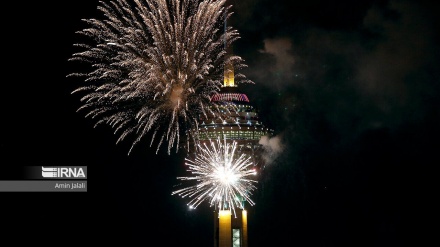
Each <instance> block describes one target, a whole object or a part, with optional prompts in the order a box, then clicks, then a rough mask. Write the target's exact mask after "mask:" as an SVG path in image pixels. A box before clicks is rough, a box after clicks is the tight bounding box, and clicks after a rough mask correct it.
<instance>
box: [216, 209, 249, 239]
mask: <svg viewBox="0 0 440 247" xmlns="http://www.w3.org/2000/svg"><path fill="white" fill-rule="evenodd" d="M214 247H248V232H247V211H246V210H242V211H240V210H237V211H236V215H235V216H234V215H233V213H232V212H231V210H220V211H218V212H217V211H216V212H214Z"/></svg>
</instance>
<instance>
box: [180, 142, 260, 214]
mask: <svg viewBox="0 0 440 247" xmlns="http://www.w3.org/2000/svg"><path fill="white" fill-rule="evenodd" d="M198 148H199V151H200V152H199V153H198V155H197V156H196V157H195V158H193V159H189V158H187V159H185V160H186V163H185V165H186V166H188V171H189V172H191V173H192V175H193V176H189V177H178V178H177V179H179V180H182V181H185V180H186V181H188V180H189V181H192V182H193V183H195V184H192V185H190V186H188V187H185V188H183V189H178V190H176V191H173V192H172V195H175V194H178V195H179V196H181V197H182V198H186V197H188V198H190V199H191V200H190V201H189V203H188V206H190V207H192V208H197V206H199V205H200V204H201V203H202V202H203V201H208V202H209V204H210V206H214V207H216V208H218V209H219V210H233V211H234V213H235V208H241V209H243V208H244V205H243V204H244V202H245V201H247V202H248V203H249V204H250V205H254V202H253V201H252V200H251V198H250V195H251V194H252V193H251V192H252V191H253V190H254V189H256V186H255V184H256V183H257V181H255V180H253V179H252V176H255V175H256V171H255V169H253V168H254V166H253V163H252V162H251V157H250V156H247V155H245V154H240V155H239V154H237V153H236V151H237V142H235V141H233V142H232V143H229V142H226V140H225V139H224V140H223V141H221V140H220V139H217V140H215V141H210V142H209V144H206V143H204V144H201V145H199V146H198Z"/></svg>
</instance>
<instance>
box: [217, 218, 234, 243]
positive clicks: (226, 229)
mask: <svg viewBox="0 0 440 247" xmlns="http://www.w3.org/2000/svg"><path fill="white" fill-rule="evenodd" d="M218 217H219V223H218V228H219V238H218V241H219V247H232V241H231V239H232V230H231V210H220V211H219V213H218Z"/></svg>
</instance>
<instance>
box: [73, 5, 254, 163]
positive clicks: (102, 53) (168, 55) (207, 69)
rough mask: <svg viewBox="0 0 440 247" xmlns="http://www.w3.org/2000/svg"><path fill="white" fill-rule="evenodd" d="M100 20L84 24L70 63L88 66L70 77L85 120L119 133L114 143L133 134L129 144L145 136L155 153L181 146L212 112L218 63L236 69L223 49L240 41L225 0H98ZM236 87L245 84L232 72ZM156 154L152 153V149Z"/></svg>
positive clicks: (239, 63) (217, 85)
mask: <svg viewBox="0 0 440 247" xmlns="http://www.w3.org/2000/svg"><path fill="white" fill-rule="evenodd" d="M100 4H101V5H100V6H99V7H98V9H99V10H100V11H101V12H102V14H103V20H99V19H85V20H84V21H85V22H86V23H87V24H88V25H89V26H90V27H88V28H85V29H83V30H82V31H79V32H78V33H79V34H81V35H84V36H85V38H86V39H87V41H90V43H87V42H85V43H82V44H76V46H77V47H79V48H80V49H83V51H81V52H78V53H74V54H73V55H72V58H70V59H69V60H70V61H80V62H86V63H88V64H90V65H91V71H89V72H84V73H71V74H69V75H68V76H78V77H82V78H85V79H84V82H85V83H86V84H87V85H85V86H82V87H79V88H78V89H76V90H74V91H73V92H72V93H77V92H82V93H85V96H83V97H82V98H81V102H83V105H82V106H81V107H80V108H79V109H78V111H80V110H86V111H88V113H87V114H86V117H91V118H94V119H97V122H96V125H99V124H107V125H109V126H111V127H112V128H114V130H115V134H116V133H118V134H119V138H118V140H117V143H119V142H120V141H122V140H124V139H125V138H126V137H127V136H129V135H134V137H135V138H134V141H133V144H132V146H131V148H130V150H129V153H130V152H131V151H132V148H133V146H135V145H136V144H137V143H139V142H140V141H141V139H142V138H143V137H144V136H145V135H147V134H148V133H149V134H151V143H150V146H152V145H153V143H155V142H156V143H157V151H159V148H160V147H161V145H162V144H163V143H166V142H167V143H168V145H167V146H168V150H167V151H168V154H170V150H171V149H172V148H173V147H175V148H176V152H177V151H178V148H179V142H180V141H179V137H180V135H181V134H182V133H184V131H185V128H190V127H197V126H198V119H199V117H200V115H204V116H207V114H209V115H214V116H216V115H217V114H218V111H219V109H218V107H217V106H216V105H213V103H212V102H211V101H210V98H211V97H212V96H213V95H216V94H217V92H218V91H219V90H220V87H221V86H222V81H221V79H222V77H223V71H224V64H233V65H234V68H235V69H236V70H237V69H241V68H243V67H245V66H246V65H244V64H243V62H244V61H243V59H241V57H239V56H226V48H227V47H229V46H230V45H231V44H232V43H233V42H234V41H235V40H237V39H238V38H239V34H238V32H237V31H236V30H233V29H232V28H231V27H227V28H225V30H222V29H221V28H219V27H222V25H223V23H224V22H225V21H226V20H227V19H228V18H229V17H230V15H231V13H228V12H227V10H228V9H229V8H230V6H225V0H219V1H217V0H144V1H139V0H117V1H116V0H115V1H106V2H104V1H100ZM237 78H238V79H240V82H250V81H248V80H246V79H245V77H244V76H243V75H241V74H240V76H239V75H237ZM157 151H156V152H157Z"/></svg>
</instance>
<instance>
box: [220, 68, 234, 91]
mask: <svg viewBox="0 0 440 247" xmlns="http://www.w3.org/2000/svg"><path fill="white" fill-rule="evenodd" d="M223 86H224V87H235V83H234V66H232V64H231V63H226V64H225V69H224V80H223Z"/></svg>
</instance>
